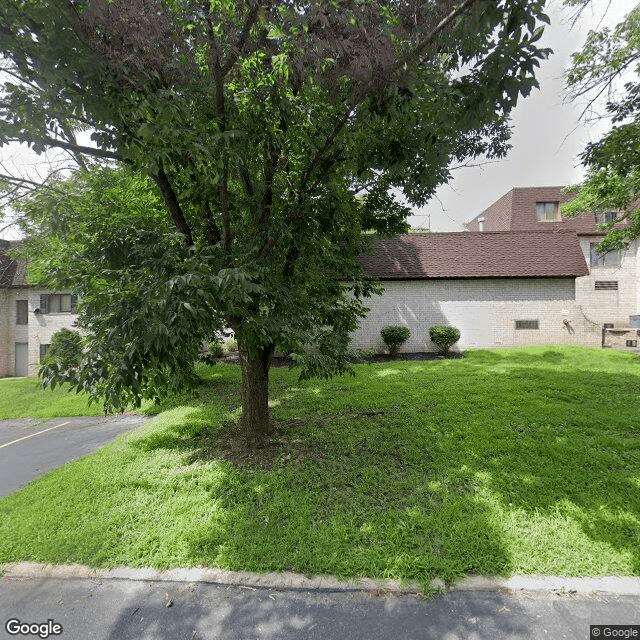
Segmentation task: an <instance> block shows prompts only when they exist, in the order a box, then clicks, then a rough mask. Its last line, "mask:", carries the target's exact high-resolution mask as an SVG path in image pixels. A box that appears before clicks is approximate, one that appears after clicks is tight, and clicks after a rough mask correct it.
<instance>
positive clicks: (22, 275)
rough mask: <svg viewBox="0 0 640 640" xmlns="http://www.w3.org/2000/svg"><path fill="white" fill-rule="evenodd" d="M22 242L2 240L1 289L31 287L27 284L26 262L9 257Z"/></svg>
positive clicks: (0, 252) (0, 248)
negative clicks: (9, 252)
mask: <svg viewBox="0 0 640 640" xmlns="http://www.w3.org/2000/svg"><path fill="white" fill-rule="evenodd" d="M20 244H21V243H20V242H11V241H9V240H0V287H2V288H6V287H13V288H15V287H29V286H31V285H30V284H28V283H27V274H26V269H25V267H26V264H25V261H24V260H16V259H14V258H12V257H10V256H9V255H8V253H7V252H8V251H9V250H10V249H16V248H17V247H19V246H20Z"/></svg>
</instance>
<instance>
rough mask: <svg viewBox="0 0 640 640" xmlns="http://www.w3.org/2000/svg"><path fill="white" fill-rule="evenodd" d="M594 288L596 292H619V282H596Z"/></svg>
mask: <svg viewBox="0 0 640 640" xmlns="http://www.w3.org/2000/svg"><path fill="white" fill-rule="evenodd" d="M594 288H595V290H596V291H617V290H618V281H617V280H596V281H595V283H594Z"/></svg>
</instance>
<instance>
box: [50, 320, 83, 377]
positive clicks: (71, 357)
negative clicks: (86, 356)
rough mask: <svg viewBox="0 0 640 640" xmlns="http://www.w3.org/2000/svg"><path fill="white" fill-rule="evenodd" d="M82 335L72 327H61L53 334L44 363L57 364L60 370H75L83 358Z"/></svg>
mask: <svg viewBox="0 0 640 640" xmlns="http://www.w3.org/2000/svg"><path fill="white" fill-rule="evenodd" d="M82 351H83V349H82V336H81V335H80V334H79V333H78V332H77V331H71V329H64V328H63V329H60V330H59V331H56V332H55V333H54V334H53V335H52V336H51V344H50V345H49V348H48V349H47V353H46V354H45V357H44V362H43V364H45V365H50V364H54V363H55V364H57V365H58V367H59V369H60V371H73V370H75V369H77V368H78V367H79V366H80V360H82Z"/></svg>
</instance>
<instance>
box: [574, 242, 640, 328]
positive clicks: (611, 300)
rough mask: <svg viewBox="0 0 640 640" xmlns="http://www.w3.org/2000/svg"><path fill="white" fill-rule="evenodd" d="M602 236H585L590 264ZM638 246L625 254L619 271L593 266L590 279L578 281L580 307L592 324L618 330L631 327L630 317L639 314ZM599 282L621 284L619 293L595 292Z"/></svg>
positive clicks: (582, 245)
mask: <svg viewBox="0 0 640 640" xmlns="http://www.w3.org/2000/svg"><path fill="white" fill-rule="evenodd" d="M601 239H602V236H594V237H589V236H582V237H581V238H580V246H581V248H582V251H583V253H584V256H585V260H586V261H587V264H589V260H590V248H589V244H590V243H591V242H599V241H600V240H601ZM637 254H638V242H637V241H634V242H632V243H631V245H630V246H629V248H628V249H627V250H626V251H625V252H624V253H623V256H622V261H621V265H620V266H619V267H595V266H594V267H592V266H589V271H590V273H589V275H588V276H583V277H581V278H577V279H576V303H577V304H579V305H580V306H581V307H582V310H583V311H584V314H585V315H586V316H587V317H588V318H590V319H591V320H593V321H595V322H598V323H600V324H603V323H605V322H612V323H614V324H615V325H616V326H626V325H628V324H629V316H630V315H636V314H637V313H638V309H639V308H640V307H639V303H640V299H639V296H640V291H639V289H640V272H639V268H640V264H639V261H638V255H637ZM596 280H609V281H616V282H617V283H618V290H617V291H606V290H604V291H603V290H598V291H596V289H595V282H596Z"/></svg>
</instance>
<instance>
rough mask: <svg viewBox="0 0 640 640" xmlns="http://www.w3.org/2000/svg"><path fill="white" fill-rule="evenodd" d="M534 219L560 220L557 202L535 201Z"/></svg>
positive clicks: (545, 220) (541, 220) (540, 220)
mask: <svg viewBox="0 0 640 640" xmlns="http://www.w3.org/2000/svg"><path fill="white" fill-rule="evenodd" d="M536 220H538V222H552V221H554V220H560V211H559V209H558V202H536Z"/></svg>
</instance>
